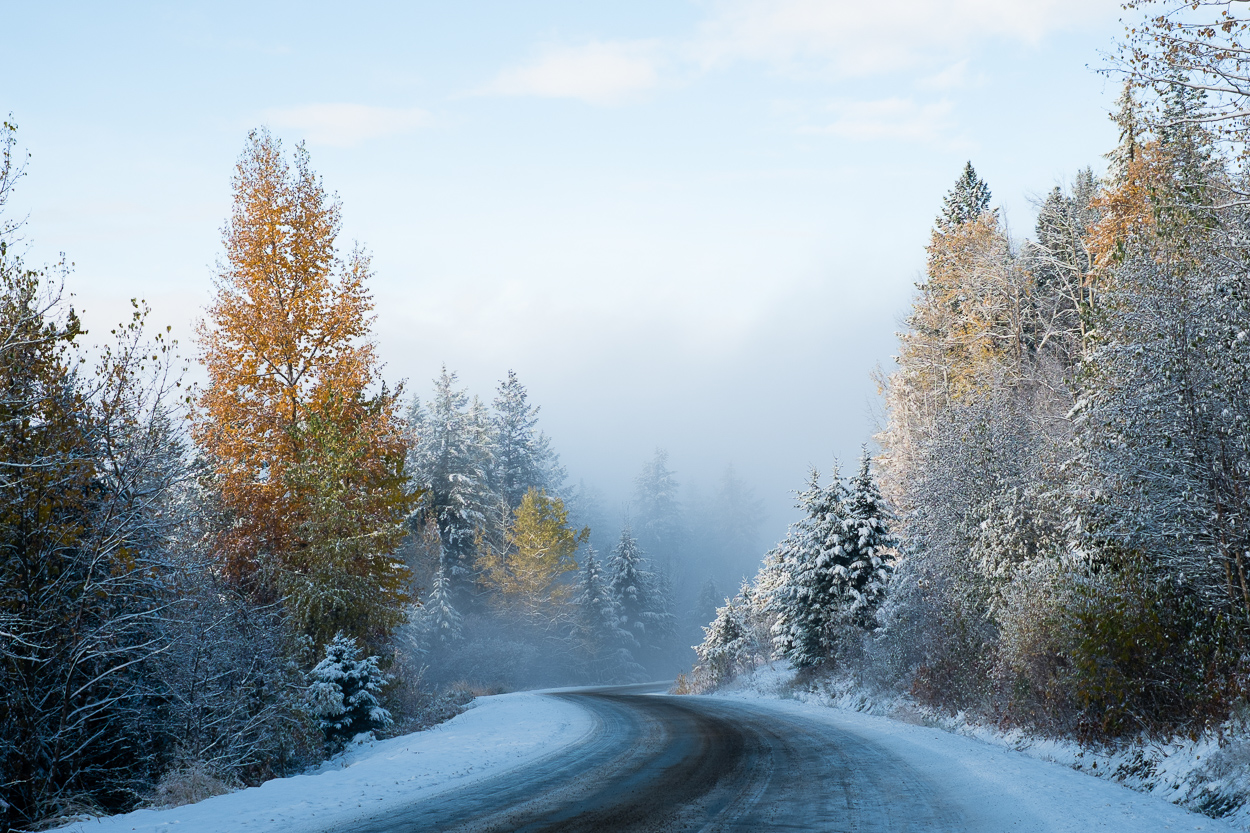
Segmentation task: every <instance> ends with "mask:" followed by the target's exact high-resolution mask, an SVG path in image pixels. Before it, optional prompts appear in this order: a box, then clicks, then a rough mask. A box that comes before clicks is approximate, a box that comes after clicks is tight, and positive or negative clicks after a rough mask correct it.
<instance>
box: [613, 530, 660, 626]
mask: <svg viewBox="0 0 1250 833" xmlns="http://www.w3.org/2000/svg"><path fill="white" fill-rule="evenodd" d="M651 579H652V576H651V574H650V573H648V572H647V571H646V570H645V568H644V566H643V561H642V550H640V549H639V548H638V540H637V539H636V538H634V534H633V532H632V531H631V530H630V528H629V527H628V526H626V527H625V528H624V529H623V530H621V540H620V541H619V542H618V543H617V545H616V547H615V548H614V549H613V550H612V558H611V559H610V560H609V561H608V587H609V589H610V591H611V593H612V599H613V602H614V605H615V608H616V615H617V622H618V623H619V624H620V627H621V629H622V630H623V631H624V632H625V633H627V634H628V635H629V638H630V642H631V644H632V647H634V648H641V647H642V646H643V645H644V644H645V641H646V627H647V626H646V622H645V620H644V616H645V613H646V610H647V608H648V606H649V602H650V599H649V590H650V586H649V585H650V582H651Z"/></svg>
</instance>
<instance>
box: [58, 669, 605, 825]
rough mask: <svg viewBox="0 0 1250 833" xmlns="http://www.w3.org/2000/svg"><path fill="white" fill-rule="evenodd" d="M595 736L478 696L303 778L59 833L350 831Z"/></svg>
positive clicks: (582, 725) (579, 723)
mask: <svg viewBox="0 0 1250 833" xmlns="http://www.w3.org/2000/svg"><path fill="white" fill-rule="evenodd" d="M593 728H594V719H593V718H592V717H591V716H590V714H589V713H588V712H586V711H585V710H584V709H581V708H578V707H577V706H575V705H573V704H572V703H569V702H566V701H564V700H560V699H557V698H554V697H543V696H541V695H539V694H538V693H535V692H520V693H516V694H501V695H498V696H494V697H479V698H478V699H477V700H475V701H474V702H473V703H472V704H471V705H470V707H469V710H468V711H466V712H464V713H463V714H461V715H458V716H456V717H455V718H453V719H451V720H449V721H448V722H446V723H443V724H440V725H438V726H435V727H434V728H432V729H428V730H426V731H424V732H417V733H414V734H411V735H404V736H403V737H398V738H391V739H389V740H383V741H375V742H373V743H368V744H364V745H362V746H357V747H353V748H351V749H349V750H347V751H346V752H344V753H343V754H342V755H338V756H335V757H334V758H332V759H330V760H329V761H326V762H325V763H324V764H322V765H321V766H320V767H319V768H318V769H316V770H315V771H313V772H310V773H308V774H305V775H297V776H294V777H291V778H278V779H275V780H273V781H268V782H266V783H264V784H262V785H261V786H259V787H252V788H250V789H246V790H240V791H238V792H235V793H230V794H229V795H220V796H217V797H215V798H210V799H207V800H205V801H201V802H199V803H198V804H189V805H187V806H185V807H175V808H173V809H169V810H136V811H134V812H133V813H126V814H124V815H118V816H107V817H104V818H99V819H93V820H91V821H87V822H75V823H73V824H70V825H66V826H65V827H60V828H57V829H58V830H60V831H63V833H70V831H72V833H114V832H115V831H149V832H150V833H155V832H156V831H161V833H168V831H172V830H177V831H178V833H220V831H221V830H223V829H230V830H246V831H271V830H272V831H277V830H283V831H289V830H317V829H320V828H324V827H331V826H336V827H337V826H346V825H349V824H351V823H352V822H353V821H355V820H358V819H362V818H366V817H371V816H377V815H378V814H380V813H385V812H387V811H388V810H389V809H390V808H391V807H393V806H397V805H401V804H408V803H411V802H412V801H413V800H414V799H418V798H425V797H428V796H431V795H434V794H435V793H439V792H442V791H444V790H448V789H452V788H455V787H461V786H464V785H465V784H469V783H471V782H473V781H476V780H478V779H481V778H485V777H488V776H493V775H497V774H499V773H501V772H504V771H506V770H509V769H513V768H515V767H517V766H520V765H523V764H527V763H529V762H531V761H534V760H536V759H538V758H541V757H543V756H545V755H547V754H550V753H551V752H554V751H556V750H557V749H561V748H563V747H565V746H568V745H570V744H573V743H576V742H577V741H579V740H581V739H582V738H584V737H585V736H586V735H588V734H589V733H590V732H591V730H592V729H593ZM175 825H176V826H175Z"/></svg>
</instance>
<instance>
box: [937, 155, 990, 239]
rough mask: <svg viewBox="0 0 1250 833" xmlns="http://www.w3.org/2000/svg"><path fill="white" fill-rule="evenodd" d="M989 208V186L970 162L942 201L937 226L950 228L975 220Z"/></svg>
mask: <svg viewBox="0 0 1250 833" xmlns="http://www.w3.org/2000/svg"><path fill="white" fill-rule="evenodd" d="M989 208H990V187H989V186H988V185H986V184H985V182H984V180H982V179H981V178H980V177H979V176H977V172H976V169H975V168H973V167H972V163H971V162H968V164H967V165H965V166H964V170H963V173H962V174H960V176H959V179H958V180H956V182H955V187H954V188H952V189H951V190H950V193H948V194H947V195H946V198H945V199H944V200H943V201H942V214H941V215H940V216H939V217H938V221H937V224H938V227H939V228H943V229H952V228H956V227H958V226H959V225H960V224H961V223H967V222H970V221H972V220H976V219H977V218H979V217H980V216H981V215H982V214H984V213H985V212H986V211H988V210H989Z"/></svg>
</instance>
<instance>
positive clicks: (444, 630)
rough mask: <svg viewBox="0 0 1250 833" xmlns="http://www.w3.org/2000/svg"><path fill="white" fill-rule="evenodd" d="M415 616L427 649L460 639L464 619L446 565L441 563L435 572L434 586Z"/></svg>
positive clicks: (423, 645)
mask: <svg viewBox="0 0 1250 833" xmlns="http://www.w3.org/2000/svg"><path fill="white" fill-rule="evenodd" d="M415 618H416V624H417V627H418V634H419V636H420V640H421V645H422V647H423V648H424V649H425V650H434V649H437V648H446V647H449V646H451V645H454V644H455V643H457V642H459V641H460V639H461V636H462V631H461V621H462V620H461V616H460V613H459V612H458V611H457V610H456V605H455V600H454V599H452V592H451V580H450V579H449V578H448V577H447V567H446V565H444V564H442V563H440V564H439V566H438V571H437V572H435V573H434V586H433V587H432V588H430V595H429V597H428V598H427V599H426V600H425V604H423V605H422V606H421V608H420V609H419V610H418V611H417V615H416V617H415Z"/></svg>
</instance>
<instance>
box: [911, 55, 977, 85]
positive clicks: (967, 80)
mask: <svg viewBox="0 0 1250 833" xmlns="http://www.w3.org/2000/svg"><path fill="white" fill-rule="evenodd" d="M984 80H985V79H984V78H983V77H982V76H981V75H979V74H978V75H977V76H975V77H973V76H971V75H969V73H968V59H967V58H964V59H963V60H962V61H956V62H955V63H953V64H951V65H950V66H948V67H946V69H943V70H939V71H938V72H935V73H933V74H932V75H928V76H926V77H924V78H921V79H920V80H919V81H917V82H916V86H917V87H919V88H921V89H922V90H954V89H958V88H959V87H967V86H969V85H972V84H980V83H983V82H984Z"/></svg>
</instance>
